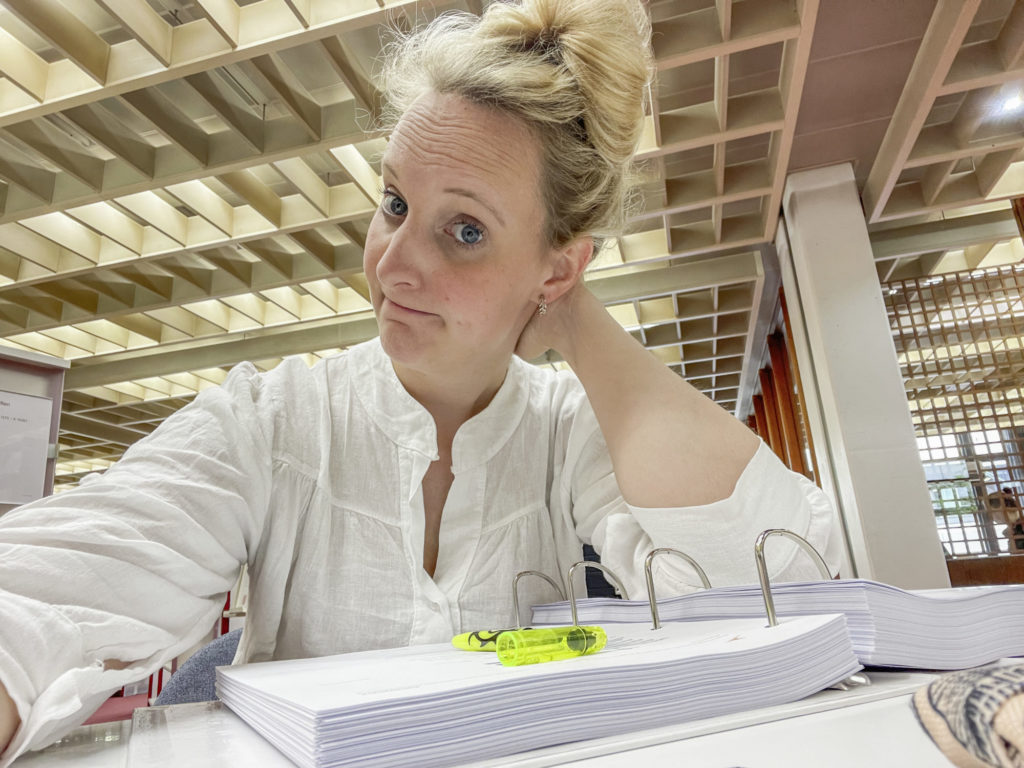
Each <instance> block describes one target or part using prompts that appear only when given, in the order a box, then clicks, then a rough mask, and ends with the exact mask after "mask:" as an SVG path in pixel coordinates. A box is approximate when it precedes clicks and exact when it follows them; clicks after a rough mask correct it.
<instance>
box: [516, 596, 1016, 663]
mask: <svg viewBox="0 0 1024 768" xmlns="http://www.w3.org/2000/svg"><path fill="white" fill-rule="evenodd" d="M772 596H773V598H774V600H775V610H776V612H777V613H778V615H779V616H808V615H812V614H816V613H836V612H841V613H843V614H845V615H846V621H847V625H848V626H849V628H850V638H851V640H852V642H853V647H854V650H855V651H856V652H857V657H858V658H859V659H860V661H861V663H862V664H866V665H869V666H881V667H911V668H918V669H963V668H966V667H973V666H977V665H979V664H986V663H988V662H990V661H995V660H996V659H999V658H1002V657H1005V656H1019V655H1024V584H1014V585H1006V586H991V587H967V588H961V589H935V590H917V591H907V590H903V589H899V588H897V587H893V586H890V585H888V584H880V583H878V582H876V581H867V580H863V579H844V580H840V581H816V582H790V583H781V584H774V585H772ZM577 606H578V610H579V617H580V623H582V624H590V623H595V624H599V623H605V622H650V619H651V613H650V606H649V605H648V603H647V601H640V600H629V601H627V600H615V599H610V598H591V599H587V600H580V601H578V602H577ZM658 614H659V618H660V619H661V620H662V621H687V620H707V619H725V618H739V617H757V616H761V617H764V616H765V607H764V598H763V597H762V595H761V589H760V587H758V586H754V585H750V586H735V587H715V588H713V589H707V590H702V591H700V592H694V593H693V594H689V595H683V596H681V597H671V598H667V599H663V600H659V601H658ZM569 615H570V613H569V604H568V603H552V604H550V605H539V606H535V607H534V609H533V621H534V624H535V625H537V626H542V625H545V624H560V623H563V622H566V621H570V619H569Z"/></svg>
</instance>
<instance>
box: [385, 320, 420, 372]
mask: <svg viewBox="0 0 1024 768" xmlns="http://www.w3.org/2000/svg"><path fill="white" fill-rule="evenodd" d="M380 345H381V347H383V349H384V352H385V354H387V356H388V357H390V358H391V361H392V362H394V363H398V364H400V365H404V366H407V367H418V366H417V364H418V363H419V362H421V361H422V360H423V359H424V358H425V357H427V356H428V353H427V352H426V350H425V348H424V346H423V344H421V343H419V342H417V340H416V339H415V338H413V336H412V334H410V333H408V332H407V331H406V329H404V328H400V329H395V328H388V327H387V326H385V327H383V328H381V332H380Z"/></svg>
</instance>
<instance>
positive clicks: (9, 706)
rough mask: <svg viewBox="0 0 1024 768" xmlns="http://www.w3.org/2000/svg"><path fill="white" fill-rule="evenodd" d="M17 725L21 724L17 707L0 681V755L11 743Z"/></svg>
mask: <svg viewBox="0 0 1024 768" xmlns="http://www.w3.org/2000/svg"><path fill="white" fill-rule="evenodd" d="M19 725H21V718H20V717H18V709H17V707H15V706H14V702H13V701H12V700H11V697H10V696H8V695H7V689H6V688H5V687H4V684H3V683H2V682H0V755H2V754H3V753H4V750H5V749H7V745H8V744H10V743H11V739H12V738H13V737H14V732H15V731H17V730H18V726H19Z"/></svg>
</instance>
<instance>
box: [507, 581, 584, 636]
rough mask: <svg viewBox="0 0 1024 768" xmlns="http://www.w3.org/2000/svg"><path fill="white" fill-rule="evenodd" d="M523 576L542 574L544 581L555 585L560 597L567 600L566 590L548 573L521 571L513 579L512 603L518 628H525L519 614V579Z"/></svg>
mask: <svg viewBox="0 0 1024 768" xmlns="http://www.w3.org/2000/svg"><path fill="white" fill-rule="evenodd" d="M523 576H540V577H541V578H542V579H544V581H546V582H547V583H548V584H550V585H551V586H552V587H554V589H555V592H557V593H558V596H559V597H560V598H562V599H563V600H565V592H563V591H562V588H561V587H560V586H558V583H557V582H556V581H555V580H554V579H552V578H551V577H550V576H548V575H547V574H546V573H543V572H541V571H520V572H519V573H517V574H516V577H515V578H514V579H512V604H513V605H514V606H515V607H516V629H522V628H523V619H522V617H521V616H520V615H519V580H520V579H521V578H523ZM570 594H571V592H570Z"/></svg>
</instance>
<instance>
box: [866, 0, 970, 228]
mask: <svg viewBox="0 0 1024 768" xmlns="http://www.w3.org/2000/svg"><path fill="white" fill-rule="evenodd" d="M980 5H981V0H939V2H938V4H937V5H936V7H935V11H934V12H933V13H932V18H931V21H930V22H929V23H928V29H927V30H926V31H925V34H924V39H923V40H922V41H921V46H920V48H919V49H918V51H917V57H916V58H915V59H914V65H913V67H911V70H910V75H909V76H908V77H907V84H906V85H905V86H904V88H903V93H902V95H901V96H900V100H899V102H898V103H897V105H896V110H895V112H894V113H893V116H892V119H891V120H890V121H889V128H888V130H887V131H886V132H885V137H884V138H883V139H882V144H881V146H880V147H879V149H878V154H877V155H876V156H875V162H874V165H872V166H871V171H870V172H869V173H868V179H867V182H866V184H865V185H864V192H863V195H862V197H863V200H864V210H865V213H866V214H867V219H868V222H875V221H878V220H879V219H880V218H881V216H882V212H883V211H884V209H885V206H886V203H888V202H889V196H890V194H892V190H893V187H895V186H896V181H897V180H898V179H899V176H900V172H901V171H902V170H903V166H904V164H905V163H906V161H907V157H908V156H909V155H910V151H911V150H912V149H913V147H914V140H915V139H916V137H917V135H918V133H920V131H921V128H922V127H923V126H924V121H925V119H926V118H927V117H928V113H929V112H930V111H931V108H932V104H933V102H934V101H935V97H936V95H937V94H938V90H939V88H940V87H941V86H942V83H943V81H944V80H945V78H946V75H947V73H948V72H949V68H950V66H951V65H952V63H953V59H954V58H955V56H956V53H957V51H958V50H959V49H960V45H961V43H962V42H963V39H964V37H965V36H966V35H967V31H968V30H969V29H970V26H971V21H973V19H974V16H975V14H976V13H977V10H978V7H979V6H980Z"/></svg>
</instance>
